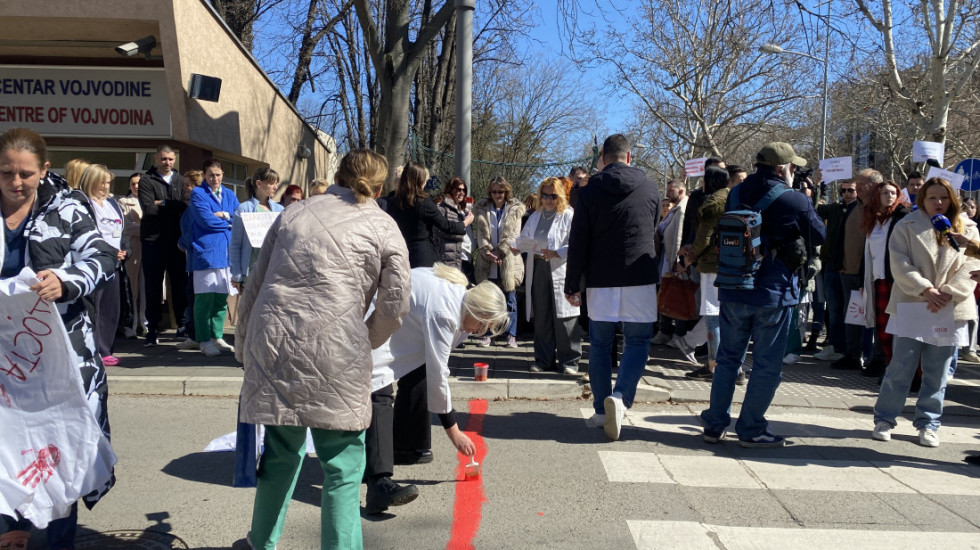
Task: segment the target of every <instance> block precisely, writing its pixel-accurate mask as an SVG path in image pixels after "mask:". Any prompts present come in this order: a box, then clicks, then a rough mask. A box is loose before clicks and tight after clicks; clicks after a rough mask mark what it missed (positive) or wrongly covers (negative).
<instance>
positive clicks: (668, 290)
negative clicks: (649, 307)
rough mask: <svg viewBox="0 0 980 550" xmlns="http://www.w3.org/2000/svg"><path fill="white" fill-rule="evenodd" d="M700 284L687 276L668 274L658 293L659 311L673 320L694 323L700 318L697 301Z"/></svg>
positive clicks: (664, 277) (665, 275) (661, 282)
mask: <svg viewBox="0 0 980 550" xmlns="http://www.w3.org/2000/svg"><path fill="white" fill-rule="evenodd" d="M698 286H700V285H698V283H696V282H694V281H692V280H691V278H690V277H688V276H687V275H686V274H684V275H681V274H677V273H666V274H664V276H663V279H662V280H661V281H660V289H659V290H658V291H657V311H658V312H659V313H660V315H665V316H667V317H670V318H671V319H677V320H679V321H694V320H695V319H697V318H698V304H697V300H696V299H695V298H696V296H697V291H698Z"/></svg>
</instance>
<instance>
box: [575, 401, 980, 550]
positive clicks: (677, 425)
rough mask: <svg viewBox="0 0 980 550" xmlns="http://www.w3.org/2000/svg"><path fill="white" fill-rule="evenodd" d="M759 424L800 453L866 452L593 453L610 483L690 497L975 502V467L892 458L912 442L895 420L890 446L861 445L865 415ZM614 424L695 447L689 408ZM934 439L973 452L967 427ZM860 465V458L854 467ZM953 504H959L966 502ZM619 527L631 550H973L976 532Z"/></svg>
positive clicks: (670, 524) (671, 524)
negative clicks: (704, 493) (707, 492)
mask: <svg viewBox="0 0 980 550" xmlns="http://www.w3.org/2000/svg"><path fill="white" fill-rule="evenodd" d="M592 412H593V411H592V410H591V409H588V408H583V409H582V410H581V414H582V417H583V418H588V417H589V416H591V414H592ZM767 418H768V419H769V420H770V423H771V425H772V429H773V431H774V432H775V433H777V434H779V435H782V436H785V437H787V438H791V439H792V441H793V442H794V444H796V445H798V446H800V447H803V446H806V445H809V444H812V445H813V446H814V448H821V449H826V448H828V447H830V448H833V447H835V446H840V447H845V446H849V447H850V448H851V449H852V450H853V449H855V448H857V449H860V448H861V447H865V446H867V447H869V448H871V449H873V450H874V451H876V452H875V453H870V454H865V455H857V454H854V453H849V454H848V455H842V456H845V457H846V458H850V459H844V460H831V459H827V458H826V453H825V452H824V453H821V454H818V455H814V456H813V457H810V456H806V453H804V454H803V456H802V457H801V453H800V452H796V453H787V456H786V457H782V456H779V454H778V453H779V451H776V453H777V454H775V455H774V454H773V453H772V452H768V453H765V454H763V455H762V456H755V455H751V454H749V455H746V454H740V455H739V456H731V454H730V453H731V451H726V452H712V453H696V454H692V453H690V452H684V451H682V450H673V451H672V450H671V447H669V446H660V447H656V448H655V449H653V450H652V451H643V452H639V451H637V450H636V449H635V448H631V449H629V450H612V449H615V448H616V447H615V446H613V447H611V448H610V447H607V448H605V449H602V450H598V451H597V452H598V456H599V459H600V462H601V463H602V466H603V470H604V471H605V474H606V477H607V479H608V481H609V482H610V483H649V484H664V485H674V486H678V487H679V488H691V489H690V490H698V489H700V490H703V489H718V490H723V491H733V490H734V491H739V490H741V491H753V492H756V491H760V492H768V493H770V494H771V495H779V494H783V495H797V497H798V498H800V499H803V500H805V499H808V498H809V499H821V498H823V497H822V496H821V495H823V494H840V495H854V496H853V497H850V498H861V497H863V496H866V495H878V496H879V497H880V498H881V499H882V500H883V501H889V499H890V498H893V499H910V498H911V499H915V498H920V499H925V500H928V501H929V502H934V501H935V500H936V499H939V500H943V501H950V499H964V498H977V497H980V468H977V467H975V466H970V465H965V464H962V465H961V464H956V463H949V462H943V461H940V460H935V461H933V460H915V459H912V460H903V459H902V458H901V457H902V456H903V453H902V451H901V446H903V445H914V442H915V441H917V432H916V430H915V429H914V428H913V427H912V426H911V424H910V423H909V422H908V421H905V420H901V421H900V424H899V427H898V428H897V429H896V430H894V431H893V437H894V440H893V441H891V442H888V443H885V442H879V441H872V440H871V427H872V417H871V415H870V414H869V413H863V414H862V413H849V412H847V411H828V414H826V415H822V414H818V413H815V412H814V411H813V410H812V409H811V410H807V411H801V412H799V413H796V412H792V411H790V412H780V413H779V414H772V415H769V416H767ZM623 426H624V432H625V433H624V439H626V440H629V435H628V431H629V430H630V429H637V428H639V429H643V430H651V431H653V432H658V433H662V434H664V435H665V436H666V435H668V434H671V435H677V434H680V435H689V436H691V438H692V440H696V441H698V442H700V435H701V431H702V430H701V426H700V424H699V423H698V419H697V416H696V414H695V413H694V412H693V411H692V410H683V411H680V412H663V411H658V412H642V411H639V412H638V411H634V410H630V411H628V412H627V413H626V416H625V418H624V421H623ZM940 437H941V440H942V442H943V445H952V444H961V445H968V446H970V447H976V446H977V443H978V430H977V428H976V426H975V425H973V426H970V425H962V424H961V425H944V426H943V427H942V428H941V429H940ZM674 441H676V438H675V440H674ZM734 443H735V440H734V438H732V437H731V436H730V437H729V439H727V440H726V443H723V444H721V445H718V446H714V445H707V444H704V445H705V447H706V448H708V449H714V450H724V449H725V446H726V445H728V446H734ZM617 445H618V444H617ZM706 450H707V449H706ZM842 450H843V449H842ZM855 457H857V458H855ZM865 457H867V458H868V459H867V460H861V459H860V458H865ZM892 457H895V458H894V459H891V458H892ZM879 458H880V460H879ZM780 492H782V493H780ZM724 494H726V495H731V494H732V493H730V492H729V493H724ZM858 494H860V495H861V496H858ZM800 495H802V496H800ZM806 495H811V496H806ZM888 495H894V496H893V497H888ZM777 499H778V497H777ZM897 502H904V501H901V500H899V501H897ZM909 502H912V501H909ZM953 502H957V501H953ZM958 502H962V503H964V504H965V503H967V502H975V501H958ZM634 517H635V516H634ZM627 518H628V516H627ZM706 519H708V518H706ZM882 522H884V519H883V520H882ZM627 523H628V525H629V529H630V532H631V534H632V537H633V540H634V542H635V544H636V547H637V548H638V549H639V550H646V549H654V548H683V549H695V550H699V549H705V550H716V549H718V548H725V549H726V550H740V549H757V548H793V549H794V550H799V549H811V548H812V549H821V550H823V549H827V548H834V547H839V548H862V549H875V548H881V549H882V550H885V549H887V550H895V549H900V548H909V549H913V548H916V549H917V548H922V547H928V546H935V545H936V544H937V543H938V542H939V541H941V545H942V546H943V548H944V549H946V548H956V549H959V548H977V549H980V533H978V532H977V531H973V532H955V531H958V530H959V529H954V530H953V531H954V532H950V531H942V532H938V531H936V529H937V528H938V527H933V530H932V531H930V530H928V529H924V528H923V526H921V525H916V524H914V523H912V522H910V523H909V525H908V530H907V531H903V530H901V529H902V528H903V527H905V525H903V524H887V525H881V527H884V528H885V529H887V530H874V529H863V528H860V527H859V526H860V525H861V524H860V523H858V522H855V523H853V524H850V525H847V522H846V521H841V522H839V523H840V524H842V525H847V527H848V528H842V529H829V528H826V527H827V526H826V525H818V526H815V527H809V526H807V524H806V523H804V522H800V523H799V525H801V526H803V527H794V526H793V524H792V523H791V524H790V525H789V526H785V525H783V526H779V527H750V526H739V525H714V524H709V523H701V522H697V521H646V520H643V521H641V520H636V519H628V521H627ZM872 523H874V522H872ZM835 526H836V525H835ZM970 526H973V527H975V526H976V522H975V521H974V522H970V523H968V524H967V525H966V526H965V527H964V529H963V530H964V531H969V529H970Z"/></svg>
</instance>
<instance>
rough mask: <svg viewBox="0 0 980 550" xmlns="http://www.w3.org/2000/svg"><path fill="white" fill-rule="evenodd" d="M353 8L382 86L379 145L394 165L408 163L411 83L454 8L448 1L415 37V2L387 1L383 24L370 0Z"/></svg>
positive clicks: (356, 0) (378, 126) (378, 147)
mask: <svg viewBox="0 0 980 550" xmlns="http://www.w3.org/2000/svg"><path fill="white" fill-rule="evenodd" d="M354 8H355V10H356V12H357V18H358V20H359V21H360V24H361V28H362V29H363V31H364V41H365V43H366V45H367V51H368V53H369V55H370V57H371V61H372V64H373V65H374V70H375V74H376V78H377V80H378V83H379V86H380V90H381V101H380V112H379V113H378V118H377V123H378V125H377V133H376V134H375V135H376V140H377V141H376V144H375V148H376V149H377V150H378V152H380V153H381V154H383V155H385V157H386V158H387V159H388V164H389V165H390V166H400V165H402V164H404V162H405V153H406V148H407V144H408V130H409V110H410V107H411V104H410V98H411V94H412V84H413V82H414V80H415V73H416V71H418V68H419V65H420V64H421V62H422V58H423V55H424V53H425V48H426V46H427V45H428V44H429V42H431V41H432V40H433V39H435V37H436V36H437V35H438V33H439V32H440V30H441V29H442V28H443V26H444V25H445V24H446V23H447V22H448V21H449V18H450V17H451V16H452V14H453V13H454V11H455V8H454V4H453V2H452V0H447V1H446V2H444V3H443V5H442V7H440V8H439V9H438V10H436V11H435V12H434V13H433V15H432V18H431V19H430V20H429V21H428V22H426V23H425V24H424V25H422V26H421V27H420V28H419V29H418V30H417V32H416V34H415V40H412V39H411V36H410V31H411V30H412V28H411V27H412V26H411V9H410V8H411V2H410V0H385V2H384V9H383V10H382V11H383V13H382V14H381V15H383V17H384V18H383V20H382V21H381V22H380V23H379V21H378V20H376V18H375V14H374V13H372V11H371V2H370V1H369V0H355V1H354Z"/></svg>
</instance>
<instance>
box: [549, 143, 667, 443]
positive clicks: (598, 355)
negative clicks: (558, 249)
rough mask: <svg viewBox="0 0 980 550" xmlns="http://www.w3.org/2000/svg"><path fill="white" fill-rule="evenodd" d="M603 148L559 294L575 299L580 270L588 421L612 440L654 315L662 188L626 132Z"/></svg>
mask: <svg viewBox="0 0 980 550" xmlns="http://www.w3.org/2000/svg"><path fill="white" fill-rule="evenodd" d="M602 151H603V156H602V159H601V162H602V163H603V164H604V166H603V167H601V171H600V172H599V173H598V174H596V175H594V176H592V177H591V178H589V183H588V185H587V186H586V187H582V188H581V191H580V194H579V201H578V209H577V210H576V211H575V216H574V218H573V219H572V230H571V234H570V236H569V241H568V267H567V271H566V274H565V297H566V299H568V301H569V303H571V304H572V305H574V306H578V305H580V304H581V301H582V300H581V294H582V288H581V285H582V276H583V274H584V275H585V286H586V289H587V292H588V295H587V298H588V302H589V320H590V323H589V339H590V342H591V345H592V350H591V352H590V353H589V377H590V379H591V384H592V394H593V408H594V409H595V415H594V416H593V417H592V418H590V419H589V425H590V426H593V427H599V426H602V427H603V428H604V429H605V432H606V435H607V436H608V437H609V438H610V439H612V440H616V439H618V438H619V432H620V428H621V427H622V422H623V415H624V414H625V411H626V409H627V408H629V407H631V406H632V405H633V398H634V397H635V395H636V385H637V383H638V382H639V381H640V376H641V375H642V374H643V369H644V367H645V366H646V361H647V354H648V353H649V351H650V337H651V336H653V323H654V321H656V320H657V283H658V282H660V272H659V269H658V266H657V259H656V251H655V250H654V242H653V235H654V233H655V232H656V230H657V223H658V222H659V218H660V190H659V189H658V188H657V184H655V183H654V182H652V181H650V180H649V179H648V178H647V177H646V174H645V173H644V172H643V171H642V170H640V169H638V168H634V167H632V166H630V165H629V163H630V160H631V153H630V142H629V140H628V139H627V138H626V137H625V136H623V135H622V134H615V135H612V136H609V137H608V138H606V141H605V142H604V143H603V146H602ZM620 322H621V323H622V324H623V337H624V341H625V347H624V348H623V355H622V358H621V359H620V362H619V376H617V378H616V387H615V389H613V388H612V387H611V386H612V359H611V354H612V345H613V342H614V341H615V340H614V337H615V329H616V324H617V323H620Z"/></svg>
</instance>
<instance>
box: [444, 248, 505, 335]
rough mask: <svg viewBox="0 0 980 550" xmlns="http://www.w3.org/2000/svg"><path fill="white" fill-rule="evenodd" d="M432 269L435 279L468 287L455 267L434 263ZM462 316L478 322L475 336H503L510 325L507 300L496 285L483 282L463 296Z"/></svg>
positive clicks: (467, 282) (464, 277) (461, 273)
mask: <svg viewBox="0 0 980 550" xmlns="http://www.w3.org/2000/svg"><path fill="white" fill-rule="evenodd" d="M432 269H433V270H434V271H435V274H436V277H439V278H440V279H444V280H446V281H449V282H450V283H453V284H455V285H460V286H464V287H465V286H468V285H469V284H470V281H469V279H467V278H466V275H464V274H463V272H462V271H460V270H458V269H456V268H455V267H450V266H448V265H445V264H441V263H439V262H436V263H435V264H433V266H432ZM463 315H464V316H466V315H468V316H470V317H472V318H473V319H475V320H477V321H479V322H480V324H481V326H480V331H479V332H477V333H476V334H484V333H487V332H489V333H490V335H491V336H497V335H498V334H503V333H504V331H505V330H507V327H508V326H509V325H510V314H509V313H507V299H506V298H505V297H504V293H503V292H502V291H501V290H500V288H499V287H497V285H495V284H493V283H492V282H490V281H483V282H482V283H480V284H478V285H476V286H475V287H473V288H471V289H468V290H467V291H466V294H465V295H463Z"/></svg>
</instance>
